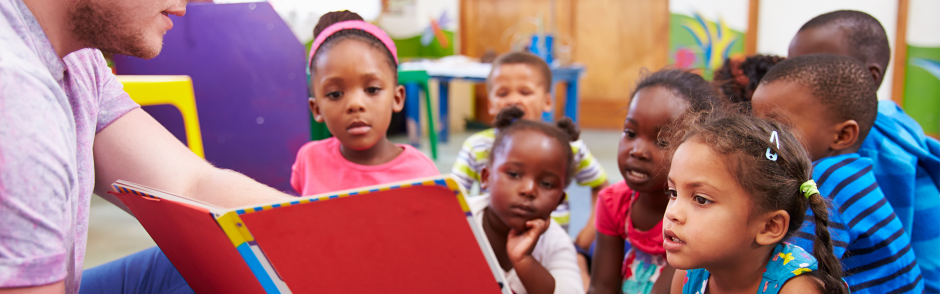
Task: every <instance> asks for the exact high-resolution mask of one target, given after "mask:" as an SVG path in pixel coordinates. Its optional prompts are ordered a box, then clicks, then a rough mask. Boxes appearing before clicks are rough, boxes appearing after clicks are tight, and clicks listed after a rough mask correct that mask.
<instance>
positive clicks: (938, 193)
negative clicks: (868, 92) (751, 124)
mask: <svg viewBox="0 0 940 294" xmlns="http://www.w3.org/2000/svg"><path fill="white" fill-rule="evenodd" d="M814 53H833V54H839V55H845V56H849V57H852V58H855V59H858V60H860V61H861V62H862V63H864V64H865V66H866V67H867V69H868V71H869V73H870V75H871V78H872V80H873V81H874V82H875V85H876V86H880V85H881V84H882V80H883V79H884V73H885V72H886V70H887V68H888V62H889V61H890V57H891V46H890V45H889V42H888V37H887V34H885V30H884V27H882V26H881V23H880V22H878V20H877V19H875V18H874V17H872V16H871V15H868V14H867V13H864V12H861V11H852V10H839V11H833V12H829V13H825V14H822V15H819V16H817V17H814V18H813V19H811V20H810V21H808V22H806V24H804V25H803V27H801V28H800V30H799V32H798V33H797V34H796V36H794V37H793V40H792V41H791V42H790V50H789V52H788V55H789V57H796V56H800V55H805V54H814ZM915 95H916V94H915ZM858 154H859V155H861V156H862V157H864V158H868V159H870V160H871V161H872V173H873V174H874V175H875V180H876V181H878V186H879V187H881V189H882V191H884V193H885V198H887V199H888V203H889V204H891V207H892V208H894V212H895V213H896V214H897V216H898V219H899V220H901V225H902V226H904V229H905V230H906V231H907V234H908V235H909V236H911V248H912V249H913V250H914V255H915V256H916V257H917V265H918V266H920V270H921V273H922V274H923V277H924V288H925V291H926V293H930V294H940V250H938V248H940V227H938V226H937V223H938V220H940V142H938V141H937V140H936V139H933V138H930V137H927V136H926V135H924V130H923V128H921V126H920V125H919V124H918V123H917V122H916V121H914V119H912V118H911V117H910V116H908V115H907V114H906V113H904V111H903V110H901V108H900V107H898V105H897V104H895V103H894V102H893V101H891V100H882V101H879V102H878V117H876V118H875V123H874V125H873V126H872V128H871V131H870V132H869V133H868V136H867V137H865V139H864V142H862V145H861V147H859V149H858Z"/></svg>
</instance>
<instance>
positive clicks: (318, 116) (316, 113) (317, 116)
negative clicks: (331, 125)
mask: <svg viewBox="0 0 940 294" xmlns="http://www.w3.org/2000/svg"><path fill="white" fill-rule="evenodd" d="M307 103H308V104H310V113H312V114H313V120H315V121H317V122H318V123H323V114H322V113H320V106H317V100H316V99H314V98H313V97H310V99H307Z"/></svg>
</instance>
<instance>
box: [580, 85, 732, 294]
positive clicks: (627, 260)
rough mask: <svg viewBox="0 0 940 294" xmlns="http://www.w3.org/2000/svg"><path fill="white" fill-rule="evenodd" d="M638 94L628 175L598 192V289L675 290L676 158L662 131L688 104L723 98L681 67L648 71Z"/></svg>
mask: <svg viewBox="0 0 940 294" xmlns="http://www.w3.org/2000/svg"><path fill="white" fill-rule="evenodd" d="M632 97H633V100H632V101H630V109H629V111H628V113H627V118H626V119H625V120H624V128H623V137H622V139H621V140H620V150H619V154H618V155H617V164H618V165H619V167H620V172H621V174H622V175H623V178H624V181H623V182H620V183H617V184H614V185H612V186H610V187H608V188H606V189H604V190H602V191H601V193H600V195H599V197H598V200H597V208H596V214H597V219H596V220H595V225H596V227H597V232H598V234H597V245H596V248H595V251H594V256H593V268H592V278H591V289H590V290H591V293H621V292H622V293H629V294H636V293H654V292H655V293H668V292H669V286H670V281H672V273H673V271H674V270H673V269H672V268H669V267H668V265H667V264H666V260H665V251H664V250H663V247H662V244H663V236H662V220H663V212H664V211H665V210H666V204H667V203H668V202H669V197H668V195H667V194H666V174H667V173H668V172H669V161H668V159H667V157H666V153H665V152H664V150H663V149H662V147H661V145H659V143H658V140H659V132H660V129H662V128H663V127H664V126H666V125H667V124H669V123H670V122H671V121H673V120H674V119H676V118H677V117H679V116H680V115H681V114H682V113H684V112H685V111H687V110H693V111H701V110H704V109H709V108H711V107H712V105H713V104H715V103H717V101H718V98H717V94H715V93H714V90H713V89H712V87H711V86H710V85H709V83H708V82H707V81H705V79H703V78H702V77H701V76H699V75H696V74H693V73H688V72H685V71H681V70H676V69H670V70H660V71H658V72H655V73H653V74H651V75H649V76H647V77H645V78H644V79H643V80H642V81H640V83H639V84H638V85H637V87H636V90H634V92H633V95H632ZM625 248H629V250H627V251H626V252H625V250H624V249H625Z"/></svg>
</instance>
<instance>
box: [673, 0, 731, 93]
mask: <svg viewBox="0 0 940 294" xmlns="http://www.w3.org/2000/svg"><path fill="white" fill-rule="evenodd" d="M747 7H748V1H746V0H708V1H690V0H674V1H670V2H669V12H670V18H669V64H670V66H672V67H676V68H687V69H697V70H699V71H700V73H701V74H702V75H703V76H704V77H705V78H706V79H711V76H712V72H713V71H714V70H715V69H717V68H719V67H721V65H722V64H723V63H724V61H725V59H727V58H735V57H742V58H743V57H744V35H745V32H746V31H747V19H748V8H747Z"/></svg>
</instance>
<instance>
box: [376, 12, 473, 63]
mask: <svg viewBox="0 0 940 294" xmlns="http://www.w3.org/2000/svg"><path fill="white" fill-rule="evenodd" d="M383 3H384V5H386V6H385V11H384V12H383V13H382V15H381V16H380V17H379V19H378V21H377V23H378V25H379V27H381V28H382V29H384V30H385V31H386V32H388V34H389V36H391V37H392V40H393V41H395V46H396V47H398V57H399V58H405V59H406V58H439V57H444V56H448V55H454V52H455V47H456V45H457V44H455V41H456V38H455V36H456V35H455V32H456V30H457V18H458V17H460V14H459V10H458V7H459V2H458V1H456V0H446V1H438V0H386V1H383Z"/></svg>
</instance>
